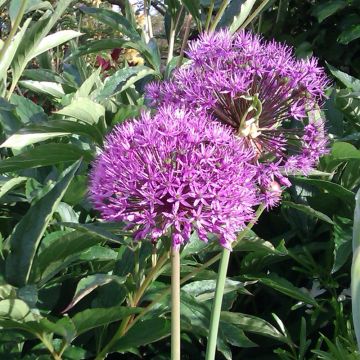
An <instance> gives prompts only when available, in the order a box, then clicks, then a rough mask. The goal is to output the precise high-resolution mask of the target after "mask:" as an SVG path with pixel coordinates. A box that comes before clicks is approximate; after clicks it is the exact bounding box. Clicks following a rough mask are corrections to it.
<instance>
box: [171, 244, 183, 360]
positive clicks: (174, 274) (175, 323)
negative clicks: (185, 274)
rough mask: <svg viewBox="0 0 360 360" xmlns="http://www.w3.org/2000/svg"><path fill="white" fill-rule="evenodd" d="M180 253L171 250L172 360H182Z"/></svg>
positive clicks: (176, 250)
mask: <svg viewBox="0 0 360 360" xmlns="http://www.w3.org/2000/svg"><path fill="white" fill-rule="evenodd" d="M180 332H181V330H180V253H179V249H174V248H173V249H172V250H171V360H180V350H181V342H180Z"/></svg>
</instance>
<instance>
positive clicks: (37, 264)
mask: <svg viewBox="0 0 360 360" xmlns="http://www.w3.org/2000/svg"><path fill="white" fill-rule="evenodd" d="M102 241H103V239H102V238H100V237H94V236H89V235H88V234H83V233H82V232H79V231H72V232H70V233H68V234H65V235H63V236H61V237H59V238H57V239H56V240H54V241H53V242H51V243H50V244H49V245H48V246H46V247H45V248H44V249H43V250H42V251H41V252H40V253H39V254H38V255H37V256H36V258H35V260H34V266H33V268H32V272H31V276H30V279H31V281H33V282H35V281H37V280H41V281H43V282H44V281H46V280H47V278H50V277H51V276H53V275H55V274H56V272H57V271H58V269H59V268H60V267H61V265H62V264H64V263H65V261H66V259H68V258H69V257H70V256H72V255H76V254H79V253H81V252H85V251H86V250H87V249H89V248H91V247H92V246H94V245H96V244H98V243H100V242H102Z"/></svg>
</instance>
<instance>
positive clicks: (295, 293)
mask: <svg viewBox="0 0 360 360" xmlns="http://www.w3.org/2000/svg"><path fill="white" fill-rule="evenodd" d="M246 278H247V279H249V280H258V281H259V282H261V283H262V284H264V285H266V286H268V287H270V288H272V289H274V290H276V291H279V292H281V293H283V294H285V295H287V296H290V297H292V298H293V299H296V300H298V301H301V302H304V303H305V304H310V305H314V306H317V302H316V300H315V299H314V298H313V297H312V296H311V295H309V294H307V293H304V292H303V291H302V290H300V289H299V288H297V287H296V286H294V285H293V284H292V283H291V282H290V281H288V280H286V279H285V278H282V277H280V276H278V275H277V274H269V275H267V276H266V277H261V276H246Z"/></svg>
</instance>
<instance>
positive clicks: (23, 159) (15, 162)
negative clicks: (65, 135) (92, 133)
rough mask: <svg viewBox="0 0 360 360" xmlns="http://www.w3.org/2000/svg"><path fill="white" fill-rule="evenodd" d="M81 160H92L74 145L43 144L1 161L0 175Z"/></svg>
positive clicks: (86, 153) (88, 154)
mask: <svg viewBox="0 0 360 360" xmlns="http://www.w3.org/2000/svg"><path fill="white" fill-rule="evenodd" d="M81 158H84V159H85V160H86V161H91V160H92V156H91V155H90V153H89V152H87V151H85V150H81V149H79V148H78V147H77V146H75V145H72V144H55V143H54V144H43V145H39V146H37V147H35V148H34V149H31V150H29V151H24V152H23V153H21V154H20V155H16V156H13V157H11V158H8V159H5V160H2V161H0V173H5V172H12V171H18V170H22V169H28V168H37V167H41V166H48V165H55V164H59V163H63V162H71V161H72V162H73V161H76V160H79V159H81Z"/></svg>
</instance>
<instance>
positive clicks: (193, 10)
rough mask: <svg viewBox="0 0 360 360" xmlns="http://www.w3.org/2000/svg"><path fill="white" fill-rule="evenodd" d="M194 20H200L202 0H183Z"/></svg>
mask: <svg viewBox="0 0 360 360" xmlns="http://www.w3.org/2000/svg"><path fill="white" fill-rule="evenodd" d="M181 2H182V3H183V4H184V5H185V7H186V9H187V10H188V12H189V13H190V14H191V15H192V17H193V18H194V19H200V16H201V14H200V0H181Z"/></svg>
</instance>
